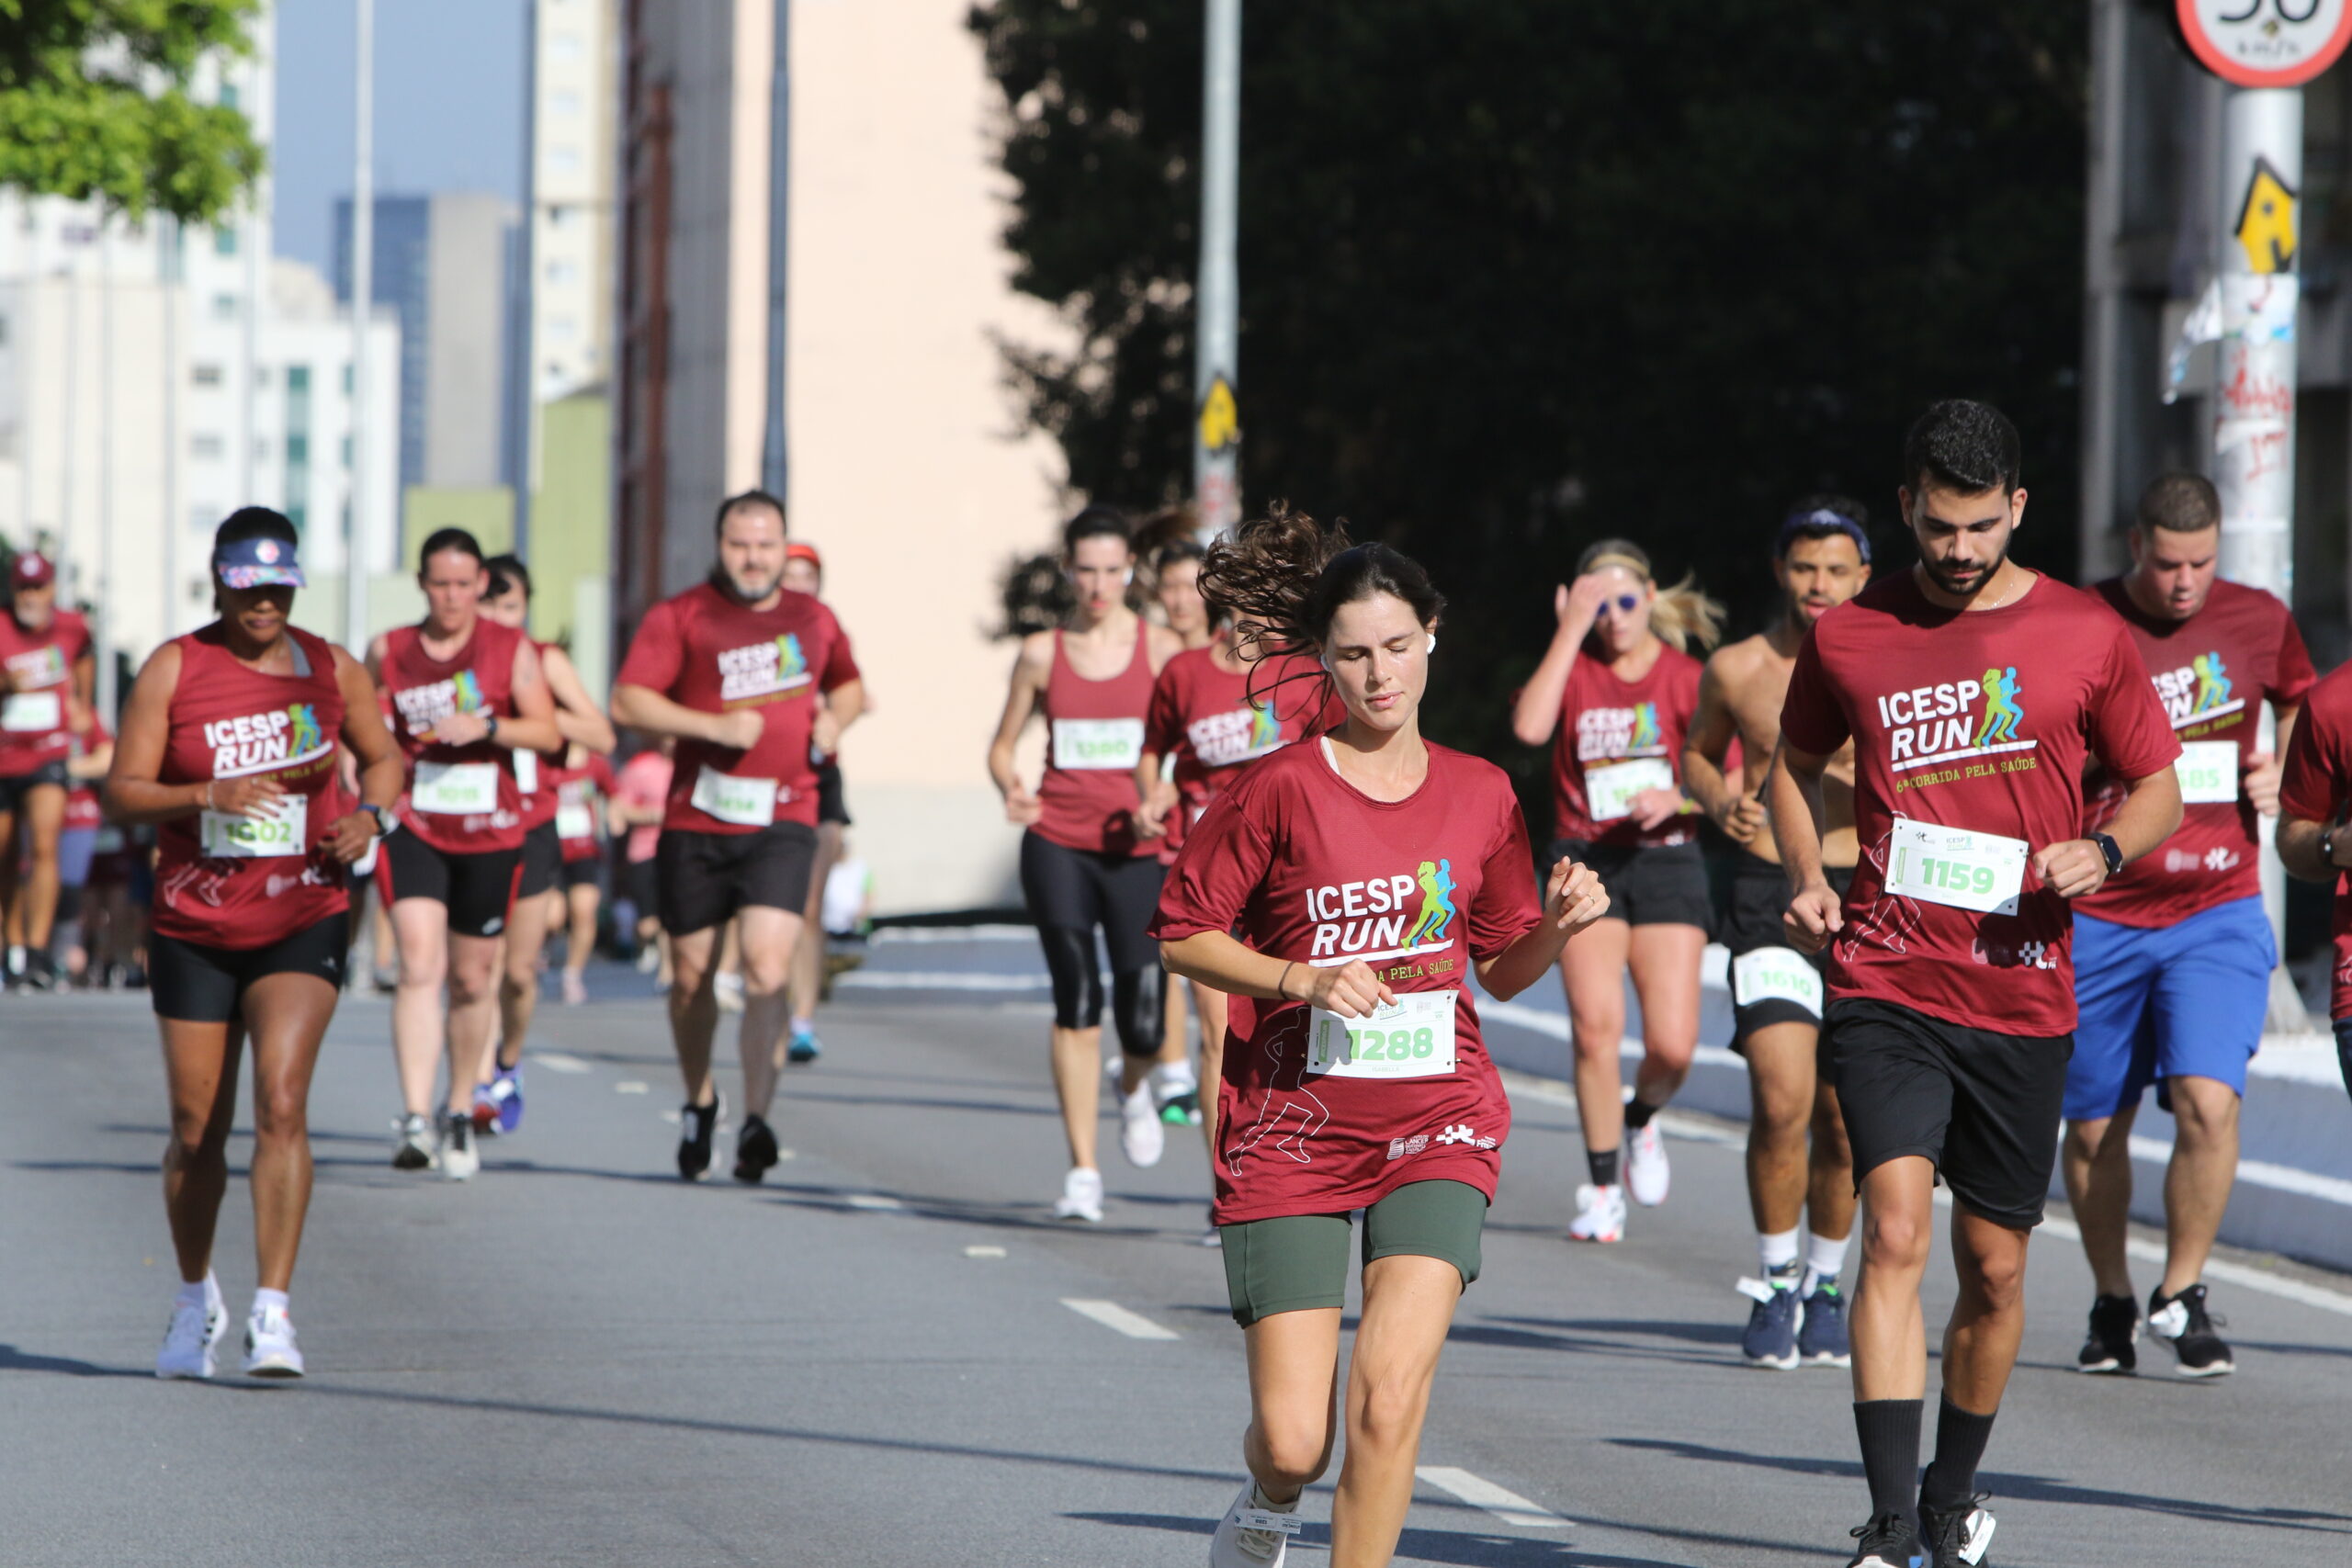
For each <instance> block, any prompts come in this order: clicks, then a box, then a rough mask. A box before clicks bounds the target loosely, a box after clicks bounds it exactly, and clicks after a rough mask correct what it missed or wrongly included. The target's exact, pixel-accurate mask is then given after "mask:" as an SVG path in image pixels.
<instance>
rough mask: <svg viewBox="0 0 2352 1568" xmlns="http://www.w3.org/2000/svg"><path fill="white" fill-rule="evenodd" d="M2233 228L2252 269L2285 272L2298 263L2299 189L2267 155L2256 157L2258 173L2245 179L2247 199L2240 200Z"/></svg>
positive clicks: (2255, 163)
mask: <svg viewBox="0 0 2352 1568" xmlns="http://www.w3.org/2000/svg"><path fill="white" fill-rule="evenodd" d="M2233 232H2234V233H2235V234H2236V235H2237V241H2238V243H2239V244H2241V245H2244V246H2245V263H2246V267H2247V269H2248V270H2249V271H2253V272H2257V273H2273V272H2285V271H2286V270H2287V269H2288V268H2290V267H2291V266H2293V265H2295V193H2294V191H2293V189H2292V188H2290V186H2288V184H2287V182H2286V181H2285V180H2283V179H2280V178H2279V177H2278V170H2276V169H2274V168H2272V167H2271V166H2270V160H2269V159H2267V158H2256V160H2255V161H2254V176H2253V177H2252V178H2251V179H2249V180H2247V181H2246V182H2245V200H2244V201H2242V202H2240V203H2239V204H2238V222H2237V228H2236V229H2235V230H2234V231H2233Z"/></svg>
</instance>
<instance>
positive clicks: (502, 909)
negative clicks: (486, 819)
mask: <svg viewBox="0 0 2352 1568" xmlns="http://www.w3.org/2000/svg"><path fill="white" fill-rule="evenodd" d="M522 869H523V852H522V851H521V850H519V849H515V850H484V851H481V852H477V853H472V854H462V855H461V854H452V853H451V852H448V851H447V850H439V849H435V848H434V847H433V846H432V845H431V844H428V843H426V842H425V841H424V840H423V839H420V838H418V837H417V836H416V835H415V834H414V833H413V832H411V831H410V830H409V829H406V828H402V829H399V830H398V831H396V832H392V833H388V834H386V835H385V836H384V838H383V840H382V841H381V842H380V843H379V845H378V846H377V854H376V875H377V877H378V879H379V893H380V895H381V896H382V897H383V900H384V907H385V908H388V909H389V908H391V907H392V906H393V905H395V904H397V903H399V902H400V901H401V899H403V898H430V899H432V900H433V901H434V902H435V903H436V904H445V905H447V906H448V909H449V932H450V934H451V935H453V936H496V935H497V934H498V933H499V932H501V931H504V930H505V929H506V911H507V908H509V906H511V905H512V904H513V903H514V901H515V882H516V881H517V879H518V878H519V877H520V876H521V875H522Z"/></svg>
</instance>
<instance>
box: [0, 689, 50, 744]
mask: <svg viewBox="0 0 2352 1568" xmlns="http://www.w3.org/2000/svg"><path fill="white" fill-rule="evenodd" d="M64 723H65V708H64V705H63V704H62V702H61V701H60V700H59V697H58V694H56V693H55V692H11V693H9V694H8V700H7V701H6V702H5V703H0V729H5V730H7V731H8V732H10V733H11V734H17V733H38V732H40V731H43V730H50V729H58V728H63V726H64Z"/></svg>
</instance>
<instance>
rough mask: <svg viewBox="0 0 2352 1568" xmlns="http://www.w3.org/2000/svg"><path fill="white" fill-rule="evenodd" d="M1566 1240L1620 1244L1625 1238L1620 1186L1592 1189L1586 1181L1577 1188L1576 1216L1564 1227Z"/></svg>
mask: <svg viewBox="0 0 2352 1568" xmlns="http://www.w3.org/2000/svg"><path fill="white" fill-rule="evenodd" d="M1568 1239H1569V1240H1570V1241H1623V1240H1624V1239H1625V1190H1624V1189H1623V1187H1618V1186H1613V1185H1612V1186H1609V1187H1595V1186H1593V1185H1592V1184H1591V1183H1590V1182H1587V1183H1586V1184H1585V1185H1583V1186H1582V1187H1579V1188H1577V1217H1576V1218H1575V1220H1573V1221H1572V1222H1570V1224H1569V1225H1568Z"/></svg>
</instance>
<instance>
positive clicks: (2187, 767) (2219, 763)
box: [2172, 740, 2238, 806]
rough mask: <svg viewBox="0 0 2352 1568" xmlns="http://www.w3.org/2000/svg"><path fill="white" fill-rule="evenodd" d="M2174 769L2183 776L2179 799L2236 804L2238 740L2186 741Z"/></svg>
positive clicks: (2196, 803)
mask: <svg viewBox="0 0 2352 1568" xmlns="http://www.w3.org/2000/svg"><path fill="white" fill-rule="evenodd" d="M2172 771H2173V772H2174V773H2175V774H2177V775H2178V777H2179V779H2180V798H2181V799H2182V801H2183V802H2185V803H2186V804H2188V805H2190V806H2221V805H2228V804H2233V803H2234V802H2235V801H2236V800H2237V797H2238V743H2237V742H2236V741H2234V740H2185V741H2183V742H2181V747H2180V757H2179V759H2178V760H2177V761H2175V762H2174V763H2173V765H2172Z"/></svg>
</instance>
